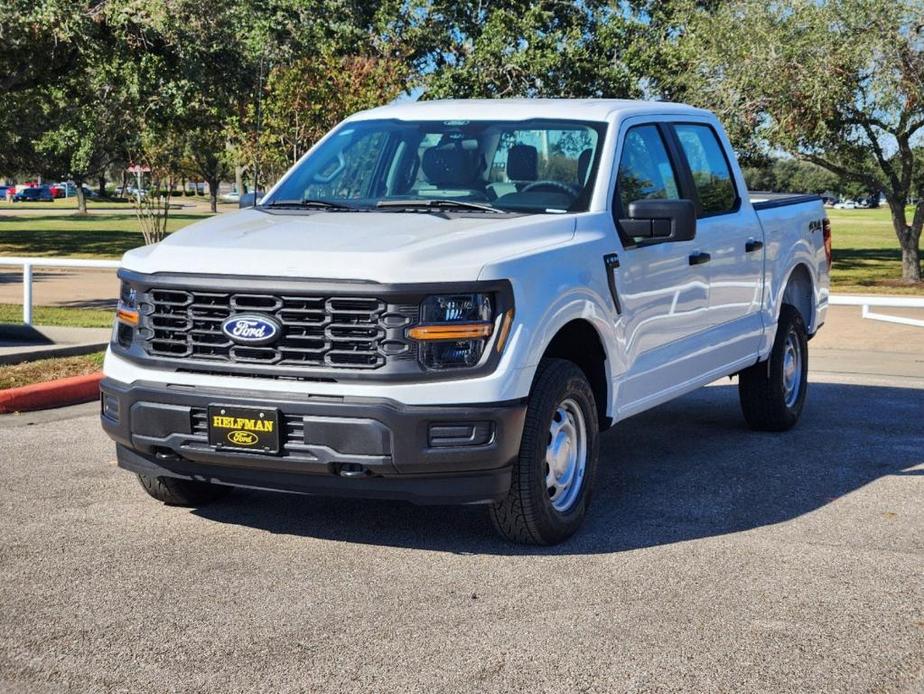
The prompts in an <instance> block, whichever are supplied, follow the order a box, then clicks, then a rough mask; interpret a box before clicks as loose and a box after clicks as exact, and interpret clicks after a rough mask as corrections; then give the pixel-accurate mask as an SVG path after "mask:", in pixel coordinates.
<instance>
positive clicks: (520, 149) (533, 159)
mask: <svg viewBox="0 0 924 694" xmlns="http://www.w3.org/2000/svg"><path fill="white" fill-rule="evenodd" d="M507 178H508V179H510V180H511V181H535V180H536V179H537V178H539V152H538V151H537V150H536V148H535V147H533V146H532V145H514V146H513V147H511V148H510V151H508V152H507Z"/></svg>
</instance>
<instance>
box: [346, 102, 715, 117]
mask: <svg viewBox="0 0 924 694" xmlns="http://www.w3.org/2000/svg"><path fill="white" fill-rule="evenodd" d="M643 114H649V115H650V114H659V115H698V116H702V115H711V114H710V113H709V112H708V111H704V110H703V109H699V108H694V107H693V106H687V105H686V104H676V103H671V102H666V101H637V100H632V99H445V100H435V101H398V102H395V103H391V104H389V105H387V106H380V107H378V108H373V109H369V110H368V111H360V112H359V113H356V114H354V115H353V116H351V117H350V118H349V119H348V120H371V119H384V118H395V119H398V120H514V121H515V120H526V119H529V118H552V119H557V118H560V119H564V120H583V121H601V122H602V121H607V120H610V118H611V117H612V116H614V115H621V116H627V115H643Z"/></svg>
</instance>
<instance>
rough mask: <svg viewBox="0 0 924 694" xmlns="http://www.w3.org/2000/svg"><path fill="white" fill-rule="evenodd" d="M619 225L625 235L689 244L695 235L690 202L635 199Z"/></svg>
mask: <svg viewBox="0 0 924 694" xmlns="http://www.w3.org/2000/svg"><path fill="white" fill-rule="evenodd" d="M628 212H629V217H628V219H620V220H619V226H620V227H622V231H623V233H624V234H625V235H626V236H632V237H634V238H645V239H659V240H663V241H690V240H691V239H693V238H694V237H695V236H696V207H695V206H694V205H693V201H692V200H636V201H635V202H630V203H629V209H628Z"/></svg>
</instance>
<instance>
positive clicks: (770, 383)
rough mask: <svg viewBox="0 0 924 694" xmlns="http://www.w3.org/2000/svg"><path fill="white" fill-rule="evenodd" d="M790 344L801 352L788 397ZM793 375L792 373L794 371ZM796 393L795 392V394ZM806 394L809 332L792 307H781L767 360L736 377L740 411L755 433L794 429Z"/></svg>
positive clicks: (785, 305)
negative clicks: (788, 351)
mask: <svg viewBox="0 0 924 694" xmlns="http://www.w3.org/2000/svg"><path fill="white" fill-rule="evenodd" d="M789 340H791V341H793V342H792V343H791V344H792V345H795V346H796V347H797V348H798V349H799V351H800V355H801V356H800V358H799V362H798V367H797V368H798V372H799V380H798V386H795V387H793V388H792V395H788V393H787V385H786V377H785V376H784V368H785V366H786V352H787V342H788V341H789ZM793 373H795V369H794V370H793ZM796 390H798V392H795V391H796ZM807 391H808V331H807V330H806V327H805V321H804V320H803V319H802V314H800V313H799V311H798V310H796V308H795V307H793V306H790V305H789V304H784V305H783V307H782V309H781V310H780V319H779V322H778V323H777V328H776V338H775V339H774V341H773V349H772V351H771V352H770V358H769V359H768V360H767V361H762V362H759V363H757V364H755V365H754V366H752V367H750V368H748V369H745V370H744V371H742V372H741V373H740V374H739V377H738V398H739V399H740V401H741V411H742V412H743V413H744V419H745V421H746V422H747V424H748V426H749V427H750V428H751V429H754V430H756V431H786V430H787V429H791V428H792V427H793V426H795V424H796V422H798V421H799V416H800V415H801V414H802V408H803V407H804V405H805V395H806V392H807Z"/></svg>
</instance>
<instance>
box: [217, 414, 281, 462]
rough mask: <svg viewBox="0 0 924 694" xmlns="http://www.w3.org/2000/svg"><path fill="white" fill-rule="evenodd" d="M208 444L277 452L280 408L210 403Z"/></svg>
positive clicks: (223, 447) (243, 449)
mask: <svg viewBox="0 0 924 694" xmlns="http://www.w3.org/2000/svg"><path fill="white" fill-rule="evenodd" d="M209 445H212V446H215V447H216V448H222V449H226V450H227V449H230V450H235V451H251V452H252V453H278V452H279V410H277V409H276V408H274V407H226V406H225V405H209Z"/></svg>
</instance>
